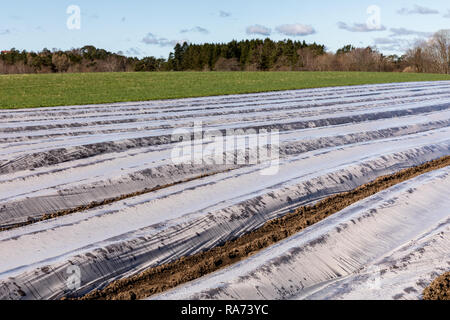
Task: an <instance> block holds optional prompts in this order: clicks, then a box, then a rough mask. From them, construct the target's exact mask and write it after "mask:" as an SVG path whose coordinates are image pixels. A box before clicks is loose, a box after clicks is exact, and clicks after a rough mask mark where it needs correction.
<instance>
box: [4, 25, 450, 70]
mask: <svg viewBox="0 0 450 320" xmlns="http://www.w3.org/2000/svg"><path fill="white" fill-rule="evenodd" d="M140 71H147V72H151V71H375V72H418V73H446V74H448V73H449V72H450V32H449V31H448V30H442V31H439V32H437V33H436V34H435V35H434V36H433V37H432V38H430V39H429V40H427V41H423V42H419V43H417V44H416V45H415V46H414V47H413V48H410V49H409V50H407V52H405V54H403V55H401V56H398V55H388V56H387V55H384V54H383V53H381V52H379V51H378V50H377V49H376V48H372V47H364V48H357V47H354V46H352V45H346V46H344V47H342V48H341V49H339V50H337V51H336V52H329V51H327V50H326V47H325V45H321V44H317V43H306V42H305V41H292V40H283V41H273V40H271V39H269V38H267V39H264V40H260V39H254V40H244V41H235V40H233V41H231V42H228V43H204V44H189V43H183V44H177V45H176V46H175V48H174V49H173V51H172V52H171V53H170V55H169V56H168V58H167V59H163V58H155V57H152V56H150V57H144V58H136V57H126V56H124V55H122V54H120V53H112V52H109V51H107V50H104V49H99V48H96V47H94V46H85V47H83V48H78V49H71V50H67V51H62V50H58V49H53V50H49V49H43V50H42V51H40V52H32V51H30V52H29V51H19V50H16V49H14V48H13V49H11V50H7V51H2V52H1V53H0V74H25V73H81V72H140Z"/></svg>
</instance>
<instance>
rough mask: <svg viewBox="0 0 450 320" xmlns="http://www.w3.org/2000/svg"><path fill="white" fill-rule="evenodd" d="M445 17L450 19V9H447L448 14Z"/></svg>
mask: <svg viewBox="0 0 450 320" xmlns="http://www.w3.org/2000/svg"><path fill="white" fill-rule="evenodd" d="M443 17H444V18H449V19H450V9H449V10H448V11H447V13H446V14H444V15H443Z"/></svg>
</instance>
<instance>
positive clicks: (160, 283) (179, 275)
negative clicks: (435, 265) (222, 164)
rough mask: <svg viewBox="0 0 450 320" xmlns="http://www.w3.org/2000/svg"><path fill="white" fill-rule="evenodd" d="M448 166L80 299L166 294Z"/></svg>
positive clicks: (323, 204) (382, 181) (378, 186)
mask: <svg viewBox="0 0 450 320" xmlns="http://www.w3.org/2000/svg"><path fill="white" fill-rule="evenodd" d="M449 165H450V156H445V157H442V158H440V159H437V160H434V161H430V162H427V163H425V164H423V165H420V166H417V167H413V168H409V169H405V170H402V171H399V172H397V173H394V174H391V175H387V176H383V177H380V178H378V179H376V180H374V181H372V182H370V183H368V184H365V185H363V186H360V187H358V188H356V189H354V190H352V191H349V192H344V193H340V194H337V195H333V196H330V197H328V198H325V199H324V200H321V201H320V202H318V203H316V204H314V205H310V206H304V207H300V208H298V209H297V210H296V211H295V212H293V213H290V214H288V215H286V216H284V217H281V218H277V219H274V220H271V221H269V222H267V223H266V224H264V225H263V226H262V227H261V228H259V229H257V230H255V231H253V232H250V233H248V234H245V235H243V236H241V237H240V238H238V239H235V240H233V241H228V242H227V243H225V245H223V246H220V247H216V248H213V249H211V250H208V251H205V252H201V253H198V254H195V255H193V256H189V257H183V258H181V259H179V260H177V261H174V262H172V263H169V264H166V265H162V266H158V267H154V268H150V269H148V270H146V271H144V272H142V273H140V274H138V275H135V276H133V277H129V278H125V279H121V280H117V281H114V282H112V283H111V284H109V285H108V286H107V287H105V288H104V289H102V290H95V291H92V292H91V293H89V294H87V295H86V296H84V297H82V298H80V299H82V300H97V299H102V300H134V299H143V298H147V297H150V296H152V295H154V294H158V293H161V292H164V291H167V290H168V289H171V288H174V287H176V286H179V285H181V284H184V283H186V282H189V281H192V280H195V279H197V278H200V277H202V276H204V275H206V274H208V273H212V272H214V271H217V270H219V269H221V268H224V267H227V266H230V265H232V264H234V263H236V262H238V261H240V260H243V259H245V258H247V257H249V256H251V255H253V254H255V253H257V252H258V251H260V250H262V249H264V248H267V247H269V246H271V245H273V244H275V243H277V242H279V241H281V240H283V239H286V238H287V237H289V236H292V235H294V234H296V233H298V232H299V231H301V230H303V229H305V228H307V227H308V226H311V225H313V224H315V223H317V222H319V221H321V220H323V219H325V218H327V217H328V216H330V215H332V214H334V213H336V212H339V211H341V210H343V209H344V208H346V207H348V206H350V205H352V204H354V203H356V202H358V201H360V200H362V199H364V198H367V197H370V196H372V195H374V194H376V193H378V192H380V191H382V190H385V189H387V188H390V187H392V186H394V185H396V184H399V183H401V182H403V181H406V180H409V179H411V178H414V177H416V176H419V175H421V174H424V173H427V172H430V171H433V170H437V169H440V168H444V167H446V166H449Z"/></svg>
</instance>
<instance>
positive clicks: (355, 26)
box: [338, 21, 386, 32]
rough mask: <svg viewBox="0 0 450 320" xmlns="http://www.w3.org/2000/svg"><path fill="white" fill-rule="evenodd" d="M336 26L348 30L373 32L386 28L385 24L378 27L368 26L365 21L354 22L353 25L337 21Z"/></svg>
mask: <svg viewBox="0 0 450 320" xmlns="http://www.w3.org/2000/svg"><path fill="white" fill-rule="evenodd" d="M338 28H339V29H342V30H347V31H350V32H374V31H384V30H386V27H385V26H380V27H379V28H370V27H369V26H368V25H367V24H366V23H354V24H353V25H348V24H346V23H345V22H342V21H339V22H338Z"/></svg>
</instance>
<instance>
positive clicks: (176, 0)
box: [0, 0, 450, 58]
mask: <svg viewBox="0 0 450 320" xmlns="http://www.w3.org/2000/svg"><path fill="white" fill-rule="evenodd" d="M74 8H75V9H74ZM440 29H450V2H449V1H448V0H426V1H421V0H417V1H396V0H390V1H388V0H386V1H385V0H380V1H366V0H347V1H346V0H341V1H335V0H334V1H332V0H320V1H319V0H316V1H311V0H309V1H302V0H280V1H274V0H227V1H215V0H191V1H186V0H171V1H160V0H147V1H144V0H128V1H123V0H70V1H65V0H51V1H50V0H40V1H29V0H15V1H5V0H2V3H1V5H0V50H7V49H10V48H16V49H19V50H24V49H25V50H33V51H37V50H42V49H43V48H48V49H53V48H56V49H62V50H67V49H71V48H79V47H82V46H85V45H94V46H96V47H98V48H103V49H107V50H109V51H112V52H120V53H123V54H124V55H127V56H137V57H143V56H155V57H163V58H167V56H168V54H169V53H170V52H171V51H173V47H174V45H175V44H176V43H178V42H184V41H187V42H190V43H203V42H228V41H231V40H244V39H254V38H260V39H264V38H267V37H270V38H271V39H273V40H283V39H292V40H301V41H303V40H305V41H306V42H308V43H310V42H317V43H320V44H324V45H326V48H327V50H329V51H335V50H337V49H339V48H341V47H342V46H344V45H346V44H352V45H354V46H358V47H361V46H364V47H365V46H369V45H370V46H376V47H377V48H378V49H379V50H380V51H381V52H383V53H385V54H401V53H403V52H404V51H405V50H406V49H407V48H408V47H410V46H411V45H413V44H414V43H415V42H416V41H418V40H420V39H426V38H427V37H430V36H431V35H432V34H433V33H434V32H436V31H438V30H440Z"/></svg>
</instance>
